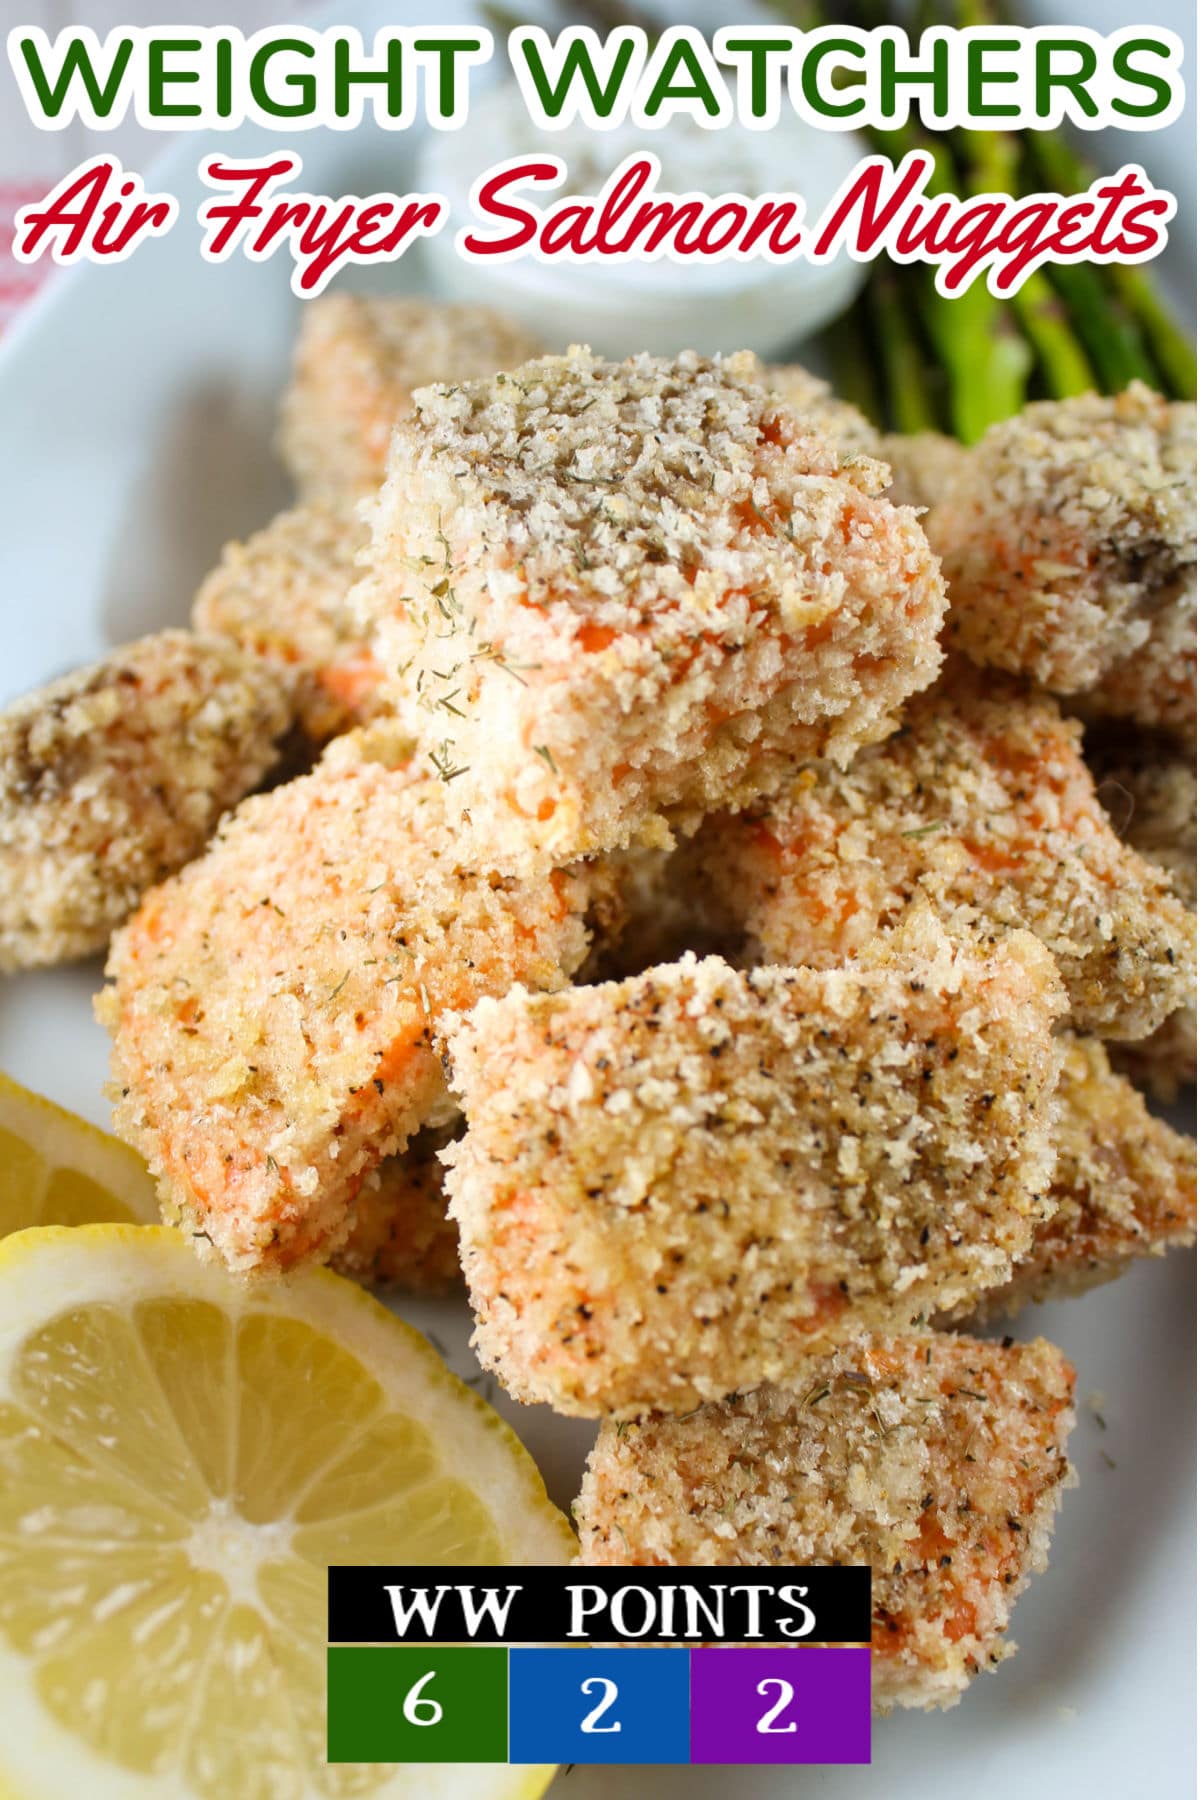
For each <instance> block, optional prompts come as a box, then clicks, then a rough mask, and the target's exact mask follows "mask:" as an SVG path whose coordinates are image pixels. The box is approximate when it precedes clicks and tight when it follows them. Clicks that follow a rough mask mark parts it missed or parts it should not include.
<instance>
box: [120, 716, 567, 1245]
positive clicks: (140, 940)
mask: <svg viewBox="0 0 1200 1800" xmlns="http://www.w3.org/2000/svg"><path fill="white" fill-rule="evenodd" d="M376 743H377V740H375V739H372V738H370V737H369V736H359V737H358V738H341V739H338V740H337V741H336V743H335V744H334V745H333V746H332V747H331V751H330V753H329V754H328V755H327V756H326V758H325V759H324V760H323V761H322V762H321V763H320V764H319V765H318V767H317V768H316V769H315V770H314V772H313V773H312V774H311V775H307V776H305V777H303V778H302V779H300V780H297V781H292V782H289V783H288V784H287V785H286V786H283V787H279V788H276V789H275V790H274V791H273V792H272V793H270V794H266V795H263V796H261V797H259V798H257V799H255V800H252V801H248V802H247V803H246V804H245V805H243V806H241V807H239V808H238V810H237V812H236V813H234V814H233V815H232V817H231V818H229V819H227V820H226V822H225V824H224V826H223V827H222V829H221V832H220V834H219V836H218V837H217V839H216V841H215V843H214V844H213V845H212V847H211V848H210V849H209V851H208V852H207V854H206V855H204V856H203V857H202V858H200V859H199V860H198V861H197V862H194V863H192V864H190V865H189V866H188V867H187V868H186V869H184V870H183V871H182V872H181V873H180V874H179V875H177V876H176V877H175V878H174V880H172V881H170V882H167V883H166V884H165V885H164V886H162V887H160V888H157V889H155V890H154V892H152V893H151V894H149V895H148V896H147V897H146V899H145V900H144V901H143V903H142V905H141V907H140V908H139V910H138V912H137V913H136V914H135V915H134V917H133V919H132V920H131V921H130V923H129V924H128V925H127V926H126V927H125V929H124V930H123V931H122V932H121V933H120V935H119V936H118V937H117V939H116V940H115V942H114V945H113V950H112V954H111V957H110V959H109V966H108V974H109V977H110V986H109V988H108V989H107V990H106V992H105V994H104V995H103V996H102V997H101V1000H100V1002H99V1010H100V1014H101V1017H102V1019H103V1022H104V1023H105V1024H106V1025H108V1027H109V1029H110V1030H111V1031H112V1034H113V1039H114V1043H113V1061H112V1077H113V1086H112V1090H111V1091H112V1093H113V1097H114V1118H115V1120H116V1126H117V1129H118V1131H119V1132H120V1133H121V1135H122V1136H123V1137H125V1138H126V1140H127V1141H128V1142H129V1143H131V1144H133V1145H135V1146H136V1147H137V1148H138V1149H139V1150H140V1151H141V1152H142V1154H143V1155H144V1156H145V1157H146V1160H147V1162H148V1163H149V1164H150V1168H151V1171H152V1172H153V1174H154V1175H155V1176H156V1178H157V1179H158V1182H159V1191H160V1196H161V1199H162V1202H163V1206H164V1210H165V1211H166V1213H167V1214H168V1216H178V1217H180V1218H182V1219H183V1221H184V1222H185V1223H186V1224H187V1225H188V1226H189V1227H191V1229H192V1230H193V1232H194V1233H196V1234H197V1235H199V1236H201V1237H206V1238H207V1240H208V1242H209V1243H210V1244H211V1245H212V1246H213V1248H214V1250H215V1251H216V1252H217V1253H218V1254H219V1255H220V1256H221V1257H222V1258H223V1259H224V1261H225V1262H226V1263H228V1264H229V1265H230V1266H231V1267H234V1268H239V1269H248V1268H254V1267H260V1266H267V1267H270V1268H272V1269H283V1268H288V1267H290V1266H291V1265H293V1264H295V1263H297V1262H300V1261H302V1260H303V1259H305V1258H313V1259H321V1260H324V1259H326V1258H328V1256H329V1255H330V1254H331V1253H332V1252H333V1251H334V1250H335V1249H337V1248H338V1246H339V1245H340V1244H341V1243H342V1242H343V1241H344V1240H345V1238H346V1237H347V1236H348V1235H349V1232H350V1230H351V1228H352V1225H353V1220H354V1214H353V1202H354V1200H355V1198H356V1196H357V1194H358V1192H359V1190H360V1188H361V1186H362V1183H363V1181H364V1179H365V1177H366V1176H367V1175H368V1174H369V1173H370V1171H371V1170H373V1169H374V1168H375V1167H377V1165H378V1164H379V1162H380V1160H381V1159H382V1158H383V1157H385V1156H390V1155H393V1154H395V1153H396V1152H397V1151H399V1150H402V1149H403V1148H404V1145H405V1143H406V1142H407V1140H408V1139H409V1138H410V1137H411V1136H412V1135H413V1133H415V1132H416V1131H417V1130H419V1129H420V1127H421V1126H423V1125H438V1124H441V1123H444V1122H445V1120H446V1119H447V1118H448V1117H449V1116H451V1115H452V1113H453V1108H452V1106H451V1104H450V1101H449V1098H448V1095H447V1093H446V1085H445V1078H444V1075H443V1072H442V1066H441V1062H440V1060H439V1054H438V1048H437V1041H438V1031H439V1024H440V1020H441V1017H442V1014H443V1013H444V1012H445V1011H446V1010H447V1009H449V1008H452V1007H457V1008H463V1007H469V1006H471V1005H473V1003H474V1002H475V1001H476V1000H477V999H478V998H479V997H480V996H481V995H484V994H498V993H503V992H505V991H506V990H507V988H508V987H509V986H510V985H511V984H512V982H514V981H524V982H526V983H528V984H529V985H530V986H532V987H542V986H549V987H553V986H555V985H557V984H558V983H560V982H561V981H562V980H564V979H565V977H566V975H567V974H568V973H569V972H570V971H571V970H573V969H574V968H576V967H578V965H579V964H580V963H581V962H582V961H583V958H584V956H585V955H586V952H587V944H588V935H587V930H586V927H585V924H584V916H583V915H584V912H585V910H586V907H587V903H588V895H589V877H588V876H587V875H580V874H570V873H567V874H558V873H556V874H553V875H551V876H550V877H549V878H548V879H546V880H545V881H542V882H538V883H536V884H532V883H531V884H524V885H522V884H520V883H517V882H515V881H512V880H505V879H503V878H501V877H499V876H494V875H489V874H476V873H474V872H473V871H472V870H470V869H469V868H467V867H465V866H464V865H463V863H462V862H461V860H460V857H459V854H458V845H457V842H456V833H455V830H454V827H453V825H452V823H451V822H449V821H448V820H447V817H446V807H445V789H444V788H443V786H442V784H441V782H439V781H438V780H437V779H436V778H434V777H427V776H424V775H422V774H420V772H419V769H418V767H417V765H415V764H410V765H407V766H401V767H398V768H397V767H393V766H391V764H390V760H389V759H387V758H385V760H383V761H379V760H372V757H373V756H374V755H375V754H376ZM388 748H389V750H390V748H391V746H388Z"/></svg>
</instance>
